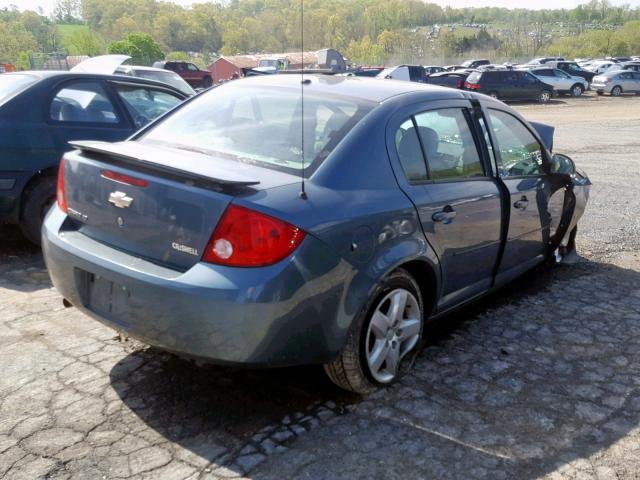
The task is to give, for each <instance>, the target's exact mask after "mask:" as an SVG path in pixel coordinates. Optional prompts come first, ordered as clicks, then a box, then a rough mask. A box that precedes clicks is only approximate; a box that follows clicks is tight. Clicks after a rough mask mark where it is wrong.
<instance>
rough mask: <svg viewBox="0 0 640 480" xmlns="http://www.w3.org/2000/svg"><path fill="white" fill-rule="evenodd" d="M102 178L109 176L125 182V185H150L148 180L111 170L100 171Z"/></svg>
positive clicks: (115, 180) (110, 178)
mask: <svg viewBox="0 0 640 480" xmlns="http://www.w3.org/2000/svg"><path fill="white" fill-rule="evenodd" d="M100 176H101V177H102V178H108V179H109V180H113V181H114V182H118V183H124V184H125V185H132V186H134V187H146V186H147V185H148V183H147V181H146V180H142V179H140V178H135V177H130V176H129V175H124V174H122V173H116V172H112V171H111V170H102V171H101V172H100Z"/></svg>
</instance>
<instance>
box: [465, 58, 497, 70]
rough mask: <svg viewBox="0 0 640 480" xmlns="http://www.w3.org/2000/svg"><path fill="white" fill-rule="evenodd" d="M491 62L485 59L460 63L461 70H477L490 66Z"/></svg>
mask: <svg viewBox="0 0 640 480" xmlns="http://www.w3.org/2000/svg"><path fill="white" fill-rule="evenodd" d="M490 64H491V61H490V60H487V59H486V58H482V59H475V60H467V61H466V62H462V67H463V68H478V67H481V66H482V65H490Z"/></svg>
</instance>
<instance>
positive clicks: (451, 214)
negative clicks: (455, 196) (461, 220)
mask: <svg viewBox="0 0 640 480" xmlns="http://www.w3.org/2000/svg"><path fill="white" fill-rule="evenodd" d="M456 215H457V214H456V211H455V210H454V209H453V207H452V206H451V205H447V206H445V207H444V208H443V209H442V211H440V212H436V213H434V214H433V215H431V219H432V220H433V221H434V222H442V223H444V224H445V225H447V224H449V223H451V222H452V221H453V219H454V218H456Z"/></svg>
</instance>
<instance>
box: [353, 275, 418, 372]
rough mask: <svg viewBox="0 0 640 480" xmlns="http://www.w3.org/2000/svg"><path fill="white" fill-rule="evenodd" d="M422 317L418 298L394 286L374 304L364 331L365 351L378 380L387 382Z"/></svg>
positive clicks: (414, 341) (414, 340)
mask: <svg viewBox="0 0 640 480" xmlns="http://www.w3.org/2000/svg"><path fill="white" fill-rule="evenodd" d="M421 328H422V318H421V312H420V307H419V303H418V300H417V299H416V297H415V296H414V295H413V294H412V293H411V292H409V291H408V290H405V289H404V288H398V289H395V290H392V291H391V292H389V293H388V294H387V295H385V296H384V297H383V298H382V300H380V302H379V303H378V305H377V306H376V308H375V310H374V312H373V315H372V316H371V321H370V322H369V327H368V330H367V335H366V339H365V341H366V345H365V346H366V350H365V355H366V359H367V365H368V366H369V371H370V372H371V376H372V377H373V378H374V379H375V380H376V381H378V382H380V383H389V382H391V381H392V380H393V379H394V378H395V377H396V375H397V374H398V367H399V365H400V361H401V360H402V358H403V357H404V356H405V355H406V354H407V353H409V352H410V351H411V349H413V348H414V347H415V346H416V344H417V343H418V339H419V338H420V331H421Z"/></svg>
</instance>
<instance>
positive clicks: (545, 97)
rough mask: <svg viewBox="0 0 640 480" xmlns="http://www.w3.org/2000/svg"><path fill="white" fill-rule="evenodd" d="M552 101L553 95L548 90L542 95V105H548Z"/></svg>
mask: <svg viewBox="0 0 640 480" xmlns="http://www.w3.org/2000/svg"><path fill="white" fill-rule="evenodd" d="M550 99H551V95H550V94H549V92H547V91H546V90H545V91H543V92H541V93H540V103H547V102H548V101H549V100H550Z"/></svg>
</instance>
